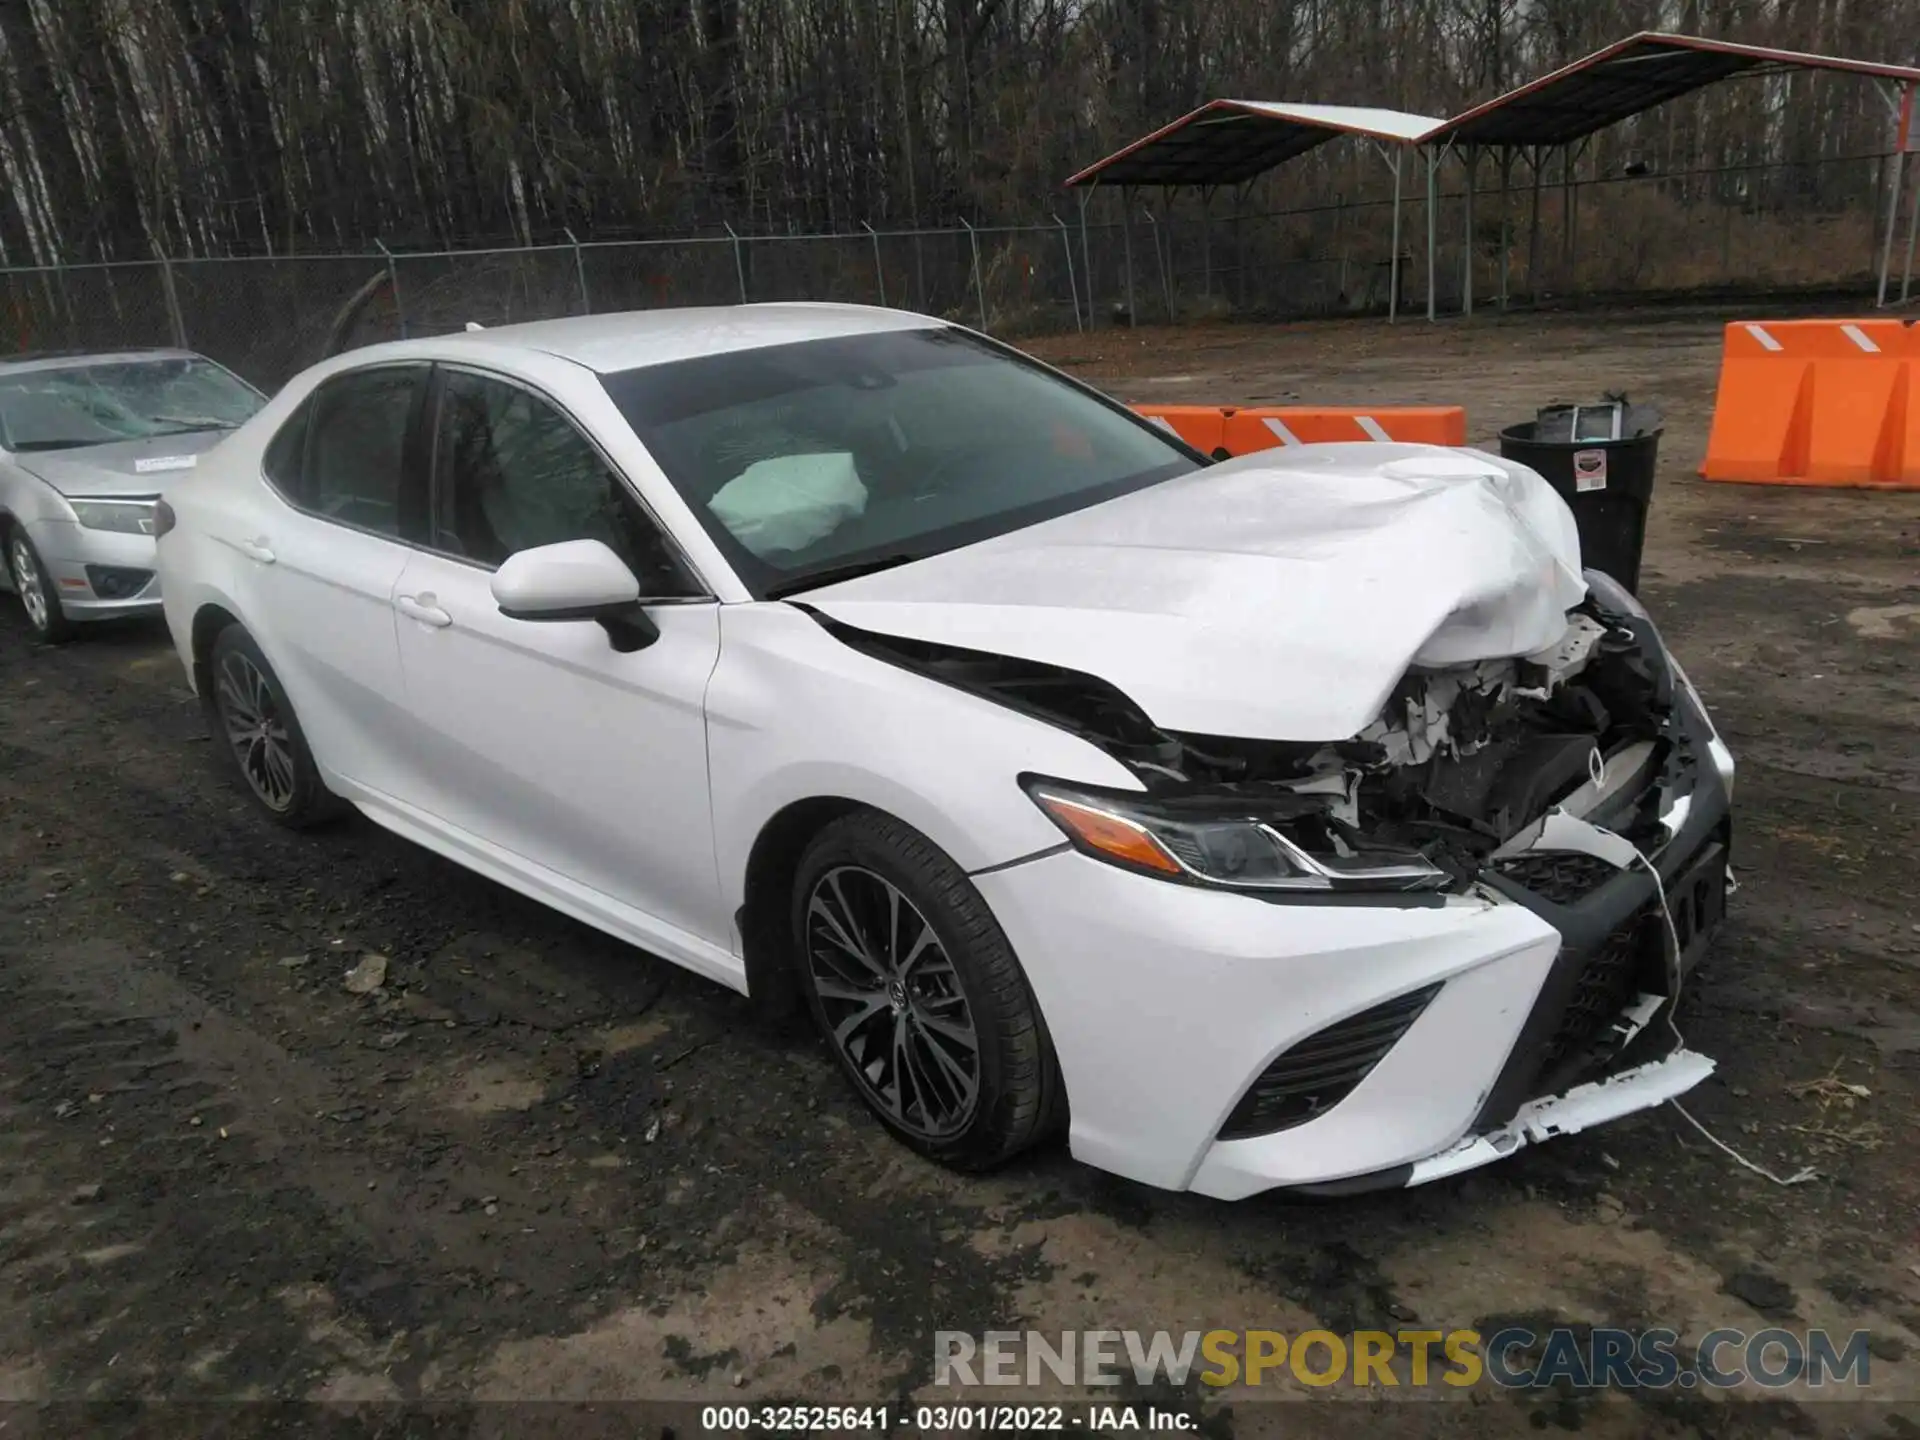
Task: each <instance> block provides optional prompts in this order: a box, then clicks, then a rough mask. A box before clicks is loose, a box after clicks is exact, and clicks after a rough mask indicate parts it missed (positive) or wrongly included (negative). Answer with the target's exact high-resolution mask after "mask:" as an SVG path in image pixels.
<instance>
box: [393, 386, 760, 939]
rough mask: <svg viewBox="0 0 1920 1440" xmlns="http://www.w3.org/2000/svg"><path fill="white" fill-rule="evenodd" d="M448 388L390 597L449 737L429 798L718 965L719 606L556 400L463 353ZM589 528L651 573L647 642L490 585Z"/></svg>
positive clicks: (427, 701) (410, 679) (426, 787)
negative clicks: (423, 507)
mask: <svg viewBox="0 0 1920 1440" xmlns="http://www.w3.org/2000/svg"><path fill="white" fill-rule="evenodd" d="M435 390H436V393H437V402H436V406H435V415H434V419H433V422H432V431H433V444H432V454H433V459H432V467H433V468H432V476H433V485H432V489H433V506H432V515H431V519H430V533H429V536H428V540H427V543H426V545H425V547H424V548H422V549H421V550H418V551H416V552H415V553H414V554H413V555H412V556H411V557H410V559H409V560H408V562H407V566H406V570H405V573H404V574H403V576H402V577H401V580H400V584H399V586H398V588H397V590H396V591H395V601H394V603H395V606H396V608H397V610H398V612H399V644H400V657H401V666H402V669H403V671H404V673H405V678H406V694H407V705H408V708H409V709H410V710H411V712H412V714H413V716H414V718H415V720H416V721H417V723H418V725H419V727H420V729H421V730H422V732H423V733H427V734H430V735H431V736H432V737H433V743H432V746H431V747H430V750H429V751H428V753H427V754H426V755H425V756H424V757H423V758H422V760H421V762H420V767H419V770H418V773H417V776H416V777H415V778H416V779H417V781H418V782H419V784H420V785H421V787H422V791H421V794H420V797H419V799H418V803H419V804H420V805H421V806H422V808H424V809H426V810H429V811H430V812H432V813H433V814H436V815H438V816H440V817H442V818H443V819H445V820H447V821H450V822H452V823H453V824H454V825H456V826H458V827H459V828H461V829H462V830H465V831H467V832H469V833H470V834H472V835H474V836H477V837H479V838H480V839H482V840H484V841H486V842H488V843H489V844H491V845H493V846H497V847H500V848H501V849H504V850H507V851H510V852H512V853H513V854H514V855H516V856H518V857H521V860H522V861H530V862H532V864H533V865H535V866H537V867H539V868H540V869H541V870H543V871H547V872H554V873H557V874H558V875H559V876H561V877H564V879H565V880H566V881H567V882H570V883H571V884H572V885H576V886H582V887H585V888H586V889H587V890H590V891H592V892H596V893H597V895H599V896H602V897H607V898H610V899H612V900H614V901H616V902H618V904H619V905H621V906H624V907H631V908H632V909H633V910H637V911H639V912H642V913H643V914H644V915H646V916H650V917H652V919H653V921H655V922H657V923H655V924H653V925H649V926H647V927H645V928H647V929H648V930H649V932H650V938H651V940H652V943H653V944H654V945H655V946H656V947H657V948H659V949H660V950H661V951H662V952H663V953H667V954H669V955H671V956H672V957H673V958H675V959H678V960H680V961H681V962H682V963H687V964H692V965H694V966H695V968H700V969H710V968H711V965H710V963H709V960H710V952H709V951H708V948H707V947H730V944H731V934H732V930H731V925H730V923H729V922H728V920H727V918H726V916H725V915H724V914H722V913H721V906H720V896H719V883H718V878H717V873H716V870H715V865H714V856H713V831H712V820H711V809H710V803H709V798H708V793H707V752H706V723H705V718H704V704H705V696H706V687H707V680H708V677H709V676H710V675H711V674H712V673H713V667H714V663H715V661H716V659H717V658H718V656H719V647H720V639H719V607H718V605H717V604H715V603H714V601H713V600H712V599H711V598H710V597H709V596H708V595H707V594H706V593H705V591H704V588H703V587H702V586H701V585H700V583H699V582H698V581H697V579H696V578H695V577H694V575H693V574H692V571H691V569H690V567H689V566H688V565H687V564H686V562H685V560H684V559H683V558H682V557H681V555H680V554H679V552H678V550H677V548H676V547H675V546H674V545H673V544H672V542H671V541H670V540H669V539H668V538H667V536H666V534H665V532H664V531H663V530H662V529H661V527H660V526H659V525H658V523H657V522H656V521H655V520H654V518H653V517H652V515H651V514H649V513H648V512H647V510H646V509H645V508H644V507H643V506H642V505H641V504H640V502H639V501H638V499H637V498H636V496H635V495H634V494H633V492H632V491H631V490H630V489H629V488H628V486H627V484H626V483H625V481H624V480H623V479H622V477H621V476H620V475H619V474H618V473H617V472H616V471H615V470H614V468H613V466H612V465H611V464H610V463H609V462H608V461H607V459H606V458H605V456H604V455H603V454H602V452H601V451H600V449H599V447H598V446H596V445H595V444H594V443H593V442H592V440H590V439H589V438H588V436H587V435H586V434H585V432H584V431H583V430H582V429H581V428H580V427H579V426H577V425H576V424H575V423H573V421H572V420H571V419H570V418H569V417H568V416H567V415H566V414H565V413H564V412H563V411H562V410H561V409H560V408H559V406H558V405H557V404H555V403H554V402H553V401H552V400H551V399H549V398H548V397H546V396H545V395H542V394H539V393H537V392H535V391H533V390H532V389H530V388H528V387H527V386H525V385H524V384H521V383H519V382H516V381H514V380H511V379H508V378H506V377H504V376H500V375H495V374H489V373H483V372H480V371H475V370H468V369H464V368H456V367H452V366H445V367H442V368H441V370H440V372H439V375H438V379H437V381H436V385H435ZM581 539H597V540H601V541H603V542H605V543H606V544H607V545H609V546H610V547H612V548H613V550H614V551H615V552H616V553H617V554H619V555H620V557H621V558H622V559H623V560H625V561H626V563H627V565H628V567H629V568H630V569H632V570H633V572H634V574H635V575H636V576H637V577H638V578H639V580H640V585H641V595H642V598H643V600H644V601H646V602H648V605H647V608H648V613H649V614H650V615H651V617H652V619H653V621H654V623H655V624H656V625H658V627H659V629H660V638H659V640H657V641H656V642H655V643H653V644H652V645H650V646H648V647H647V648H646V649H644V650H639V651H636V652H634V653H631V654H621V653H619V652H617V651H616V650H615V649H614V648H613V646H612V644H611V643H610V642H609V640H608V636H607V634H606V632H605V631H604V630H602V629H601V628H600V626H599V625H598V624H596V623H595V622H593V621H591V620H568V621H527V620H510V619H508V618H507V617H506V616H504V615H502V614H501V613H500V609H499V606H498V605H497V604H496V603H495V602H494V599H493V594H492V591H491V588H490V586H491V582H492V579H493V572H494V570H495V569H496V568H497V567H498V566H499V564H500V563H501V562H502V561H503V560H505V559H506V558H507V556H509V555H511V554H513V553H515V552H516V551H519V550H526V549H531V548H534V547H536V546H540V545H549V544H555V543H558V542H560V541H565V540H581ZM534 878H536V879H538V880H540V881H541V882H542V883H546V884H549V885H550V884H551V882H550V880H548V879H547V877H544V876H537V875H536V876H535V877H534ZM595 903H597V902H595ZM684 937H693V938H694V939H695V940H696V941H698V942H704V944H694V945H687V944H685V943H683V939H684Z"/></svg>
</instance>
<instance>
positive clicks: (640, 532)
mask: <svg viewBox="0 0 1920 1440" xmlns="http://www.w3.org/2000/svg"><path fill="white" fill-rule="evenodd" d="M434 456H435V459H434V481H435V484H434V495H435V500H434V519H433V546H434V548H435V549H438V550H444V551H446V552H447V553H449V554H453V555H459V556H462V557H463V558H465V559H468V560H472V561H474V562H476V563H478V564H481V565H486V566H489V567H493V566H498V565H499V564H500V563H501V562H502V561H503V560H505V559H506V558H507V557H508V556H509V555H512V554H514V553H516V552H517V551H521V550H532V549H535V548H536V547H538V546H541V545H556V544H559V543H561V542H562V541H567V540H599V541H601V542H603V543H604V544H606V545H607V546H609V547H610V548H611V549H612V550H613V552H614V554H616V555H618V556H619V557H620V558H621V559H622V560H624V561H625V562H626V563H627V566H628V568H630V569H631V570H632V571H633V573H634V575H635V576H636V577H637V578H638V579H639V581H640V593H641V595H643V596H646V597H650V598H667V597H673V596H687V595H692V594H695V593H697V587H696V586H695V585H694V584H693V583H692V581H691V579H690V577H689V576H688V575H687V573H686V570H685V568H684V567H683V566H682V565H681V563H680V561H679V559H678V558H677V556H676V555H675V553H674V551H673V547H672V546H671V545H670V544H669V543H668V542H667V539H666V537H665V536H664V535H663V534H662V533H661V532H660V529H659V527H658V526H657V525H655V524H654V522H653V520H652V519H651V518H650V517H649V516H648V515H647V514H646V513H645V512H644V511H643V510H642V509H641V507H640V506H639V504H638V503H637V502H636V501H635V500H634V498H633V496H632V495H630V494H629V493H628V491H627V488H626V485H625V484H624V483H623V482H622V481H621V479H620V477H619V476H618V475H616V474H615V473H614V472H613V470H612V469H611V468H610V467H609V466H608V465H607V463H606V461H604V460H602V459H601V458H600V452H599V451H598V450H596V449H595V448H594V447H593V446H592V445H591V444H590V443H588V441H587V439H586V437H585V436H583V435H582V434H581V433H580V432H579V430H577V429H575V428H574V425H573V423H572V422H571V421H569V420H568V419H567V418H566V416H564V415H562V414H561V413H560V412H559V411H558V410H556V409H555V408H554V407H553V406H552V405H551V404H549V403H548V402H547V401H546V400H544V399H542V398H541V397H540V396H538V395H535V394H533V393H532V392H531V391H528V390H524V389H522V388H520V387H519V386H517V385H510V384H507V383H506V382H504V381H500V380H493V379H489V378H488V377H486V376H483V375H475V374H471V373H469V372H466V371H460V370H449V371H447V372H445V379H444V383H443V385H442V387H441V395H440V415H439V422H438V425H437V433H436V439H435V445H434Z"/></svg>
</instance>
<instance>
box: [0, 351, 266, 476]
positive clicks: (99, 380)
mask: <svg viewBox="0 0 1920 1440" xmlns="http://www.w3.org/2000/svg"><path fill="white" fill-rule="evenodd" d="M265 403H266V402H265V400H264V399H262V397H261V395H260V392H259V391H257V390H255V389H253V387H252V386H250V385H247V384H246V383H245V382H243V381H241V380H239V379H237V378H236V377H235V376H233V375H232V374H230V373H229V372H227V371H226V370H223V369H221V368H220V367H219V366H218V365H216V364H214V363H213V362H212V361H211V360H202V359H199V358H198V357H194V358H186V357H180V356H174V357H169V358H165V359H154V360H123V361H116V362H114V363H112V364H102V365H60V366H53V367H50V368H48V369H45V370H28V371H24V372H21V373H18V374H13V375H6V376H0V447H4V448H5V449H8V450H12V451H15V452H16V453H18V452H23V451H32V450H77V449H79V448H81V447H82V446H86V445H110V444H112V443H113V442H114V441H116V440H145V439H149V438H151V437H153V436H156V435H185V434H188V433H190V432H193V431H199V430H231V429H233V428H234V427H235V426H236V425H238V424H240V423H241V421H243V420H245V419H247V418H248V417H249V416H251V415H252V414H253V412H254V411H256V410H258V409H259V408H260V407H261V406H262V405H263V404H265Z"/></svg>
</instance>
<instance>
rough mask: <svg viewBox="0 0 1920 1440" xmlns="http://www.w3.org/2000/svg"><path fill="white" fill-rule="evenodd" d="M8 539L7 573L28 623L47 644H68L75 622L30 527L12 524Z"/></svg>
mask: <svg viewBox="0 0 1920 1440" xmlns="http://www.w3.org/2000/svg"><path fill="white" fill-rule="evenodd" d="M6 539H7V574H8V576H9V577H10V578H11V579H12V581H13V593H14V595H15V596H16V597H17V598H18V599H19V601H20V608H21V609H22V610H24V611H26V612H27V624H29V625H31V626H32V627H33V633H34V634H35V635H36V636H38V637H39V639H40V641H41V642H42V643H43V644H46V645H64V644H66V643H67V641H69V640H71V639H72V638H73V629H74V626H73V622H72V621H71V620H69V619H68V618H67V615H66V612H65V611H64V610H62V609H61V608H60V592H59V590H58V588H57V587H56V586H55V585H54V583H53V577H52V576H50V575H48V574H47V567H46V566H45V565H43V564H41V563H40V552H39V551H38V550H36V549H34V548H33V541H31V540H29V539H28V538H27V532H26V527H24V526H22V525H17V524H16V525H14V526H11V527H10V528H9V529H8V531H7V537H6Z"/></svg>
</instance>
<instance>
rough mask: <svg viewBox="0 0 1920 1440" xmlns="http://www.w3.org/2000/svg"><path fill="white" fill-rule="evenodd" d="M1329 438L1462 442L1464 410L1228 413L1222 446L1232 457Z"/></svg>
mask: <svg viewBox="0 0 1920 1440" xmlns="http://www.w3.org/2000/svg"><path fill="white" fill-rule="evenodd" d="M1335 440H1400V441H1418V442H1420V443H1422V444H1427V445H1464V444H1466V443H1467V412H1466V411H1465V410H1463V409H1461V408H1460V407H1459V406H1458V405H1400V406H1378V407H1373V408H1365V407H1360V406H1343V407H1333V406H1320V405H1283V406H1274V407H1256V408H1250V409H1246V410H1234V411H1230V412H1229V413H1228V415H1227V426H1226V446H1227V449H1228V450H1230V451H1232V452H1233V453H1234V454H1235V455H1248V454H1251V453H1252V452H1253V451H1255V450H1270V449H1273V448H1274V447H1275V446H1278V445H1318V444H1323V443H1325V442H1328V441H1335Z"/></svg>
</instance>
